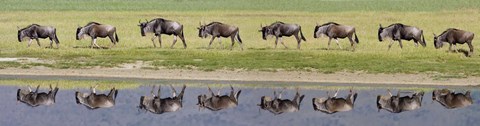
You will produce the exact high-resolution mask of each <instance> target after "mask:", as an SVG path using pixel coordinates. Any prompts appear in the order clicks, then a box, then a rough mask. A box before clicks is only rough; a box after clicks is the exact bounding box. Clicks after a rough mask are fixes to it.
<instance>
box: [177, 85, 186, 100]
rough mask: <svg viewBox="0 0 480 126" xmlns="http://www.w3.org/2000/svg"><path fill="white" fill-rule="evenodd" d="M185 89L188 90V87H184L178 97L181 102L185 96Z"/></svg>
mask: <svg viewBox="0 0 480 126" xmlns="http://www.w3.org/2000/svg"><path fill="white" fill-rule="evenodd" d="M185 88H187V86H186V85H183V87H182V91H180V94H179V95H178V98H180V100H183V94H184V93H185Z"/></svg>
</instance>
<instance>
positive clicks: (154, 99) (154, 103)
mask: <svg viewBox="0 0 480 126" xmlns="http://www.w3.org/2000/svg"><path fill="white" fill-rule="evenodd" d="M170 87H171V88H172V92H173V93H172V97H167V98H161V97H160V94H161V93H160V90H161V86H158V92H157V96H155V94H154V93H153V90H154V89H155V86H153V87H152V91H150V94H151V95H152V96H151V97H149V96H142V97H140V105H139V106H138V108H139V109H143V110H145V111H149V112H152V113H155V114H162V113H165V112H175V111H178V110H180V108H182V101H183V94H184V92H185V88H186V87H187V86H185V85H183V88H182V91H181V92H180V94H178V96H177V90H175V88H173V86H172V85H170Z"/></svg>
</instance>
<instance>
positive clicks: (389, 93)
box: [387, 89, 393, 97]
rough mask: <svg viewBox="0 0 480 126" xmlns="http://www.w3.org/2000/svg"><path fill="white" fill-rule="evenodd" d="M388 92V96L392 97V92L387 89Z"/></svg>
mask: <svg viewBox="0 0 480 126" xmlns="http://www.w3.org/2000/svg"><path fill="white" fill-rule="evenodd" d="M387 92H388V95H390V97H392V96H393V95H392V92H390V89H387Z"/></svg>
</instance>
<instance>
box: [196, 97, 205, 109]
mask: <svg viewBox="0 0 480 126" xmlns="http://www.w3.org/2000/svg"><path fill="white" fill-rule="evenodd" d="M205 100H207V95H205V94H203V95H198V103H197V105H198V106H200V107H204V106H205Z"/></svg>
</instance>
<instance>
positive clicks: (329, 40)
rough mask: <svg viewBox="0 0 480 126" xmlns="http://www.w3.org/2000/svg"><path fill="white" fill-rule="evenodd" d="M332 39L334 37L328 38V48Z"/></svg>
mask: <svg viewBox="0 0 480 126" xmlns="http://www.w3.org/2000/svg"><path fill="white" fill-rule="evenodd" d="M331 41H332V38H330V37H329V38H328V46H327V50H330V42H331Z"/></svg>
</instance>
